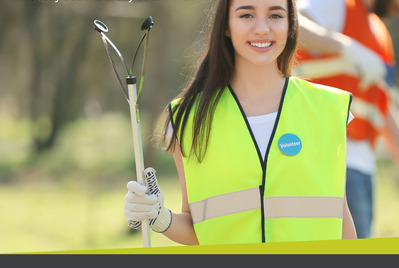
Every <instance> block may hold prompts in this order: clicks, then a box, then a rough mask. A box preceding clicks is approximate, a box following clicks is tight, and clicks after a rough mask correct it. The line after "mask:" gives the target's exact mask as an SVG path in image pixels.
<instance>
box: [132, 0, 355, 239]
mask: <svg viewBox="0 0 399 268" xmlns="http://www.w3.org/2000/svg"><path fill="white" fill-rule="evenodd" d="M214 8H215V10H214V13H213V16H214V19H213V22H212V24H211V29H210V38H209V44H208V47H207V51H206V53H205V56H204V57H203V59H202V61H201V63H200V66H199V68H198V70H197V72H196V74H195V75H194V77H193V79H192V81H191V83H190V84H189V86H188V87H187V88H186V89H185V90H183V92H182V93H181V94H180V95H179V96H178V97H176V98H175V99H174V100H173V101H172V102H171V103H170V104H169V106H168V107H167V109H166V110H165V111H166V113H168V119H167V120H166V122H165V128H164V132H163V133H165V134H164V135H163V141H165V142H166V144H167V149H166V151H168V152H171V153H172V154H173V157H174V160H175V164H176V167H177V171H178V174H179V179H180V183H181V189H182V195H183V199H182V212H181V213H172V212H171V211H170V210H169V209H167V208H166V207H164V206H163V200H164V196H163V193H162V192H161V191H160V189H159V186H158V183H157V181H156V178H155V170H154V169H152V168H149V169H146V170H145V176H146V179H147V183H148V187H144V186H142V185H140V184H139V183H137V182H135V181H131V182H129V183H128V186H127V187H128V193H127V195H126V197H125V216H126V219H127V221H128V224H129V226H131V227H132V228H136V229H140V227H141V223H140V221H142V220H145V219H149V220H150V228H151V229H152V230H154V231H156V232H160V233H163V234H164V235H165V236H167V237H169V238H170V239H172V240H174V241H176V242H179V243H182V244H188V245H194V244H201V245H205V244H233V243H261V242H278V241H306V240H331V239H342V238H356V235H355V230H354V226H353V222H352V218H351V215H350V212H349V210H348V207H347V205H346V199H345V155H346V126H347V123H348V121H349V120H348V117H349V115H350V112H349V106H350V102H351V95H350V94H349V93H346V92H344V91H341V90H339V89H335V88H331V87H326V86H322V85H317V84H312V83H309V82H306V81H304V80H302V79H299V78H295V77H292V76H290V74H291V70H292V66H293V60H294V56H295V52H296V47H297V36H298V22H297V13H296V7H295V1H294V0H230V1H229V0H220V1H217V3H216V4H215V6H214Z"/></svg>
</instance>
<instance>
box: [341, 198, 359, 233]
mask: <svg viewBox="0 0 399 268" xmlns="http://www.w3.org/2000/svg"><path fill="white" fill-rule="evenodd" d="M356 238H357V235H356V229H355V224H354V223H353V219H352V215H351V213H350V211H349V207H348V202H346V194H345V197H344V215H343V221H342V239H356Z"/></svg>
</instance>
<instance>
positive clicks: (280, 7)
mask: <svg viewBox="0 0 399 268" xmlns="http://www.w3.org/2000/svg"><path fill="white" fill-rule="evenodd" d="M269 10H282V11H284V12H286V13H287V10H285V8H284V7H282V6H271V7H270V8H269Z"/></svg>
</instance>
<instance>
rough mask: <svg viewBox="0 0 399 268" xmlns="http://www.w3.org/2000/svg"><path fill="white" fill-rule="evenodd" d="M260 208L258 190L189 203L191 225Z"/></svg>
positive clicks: (248, 190) (253, 189)
mask: <svg viewBox="0 0 399 268" xmlns="http://www.w3.org/2000/svg"><path fill="white" fill-rule="evenodd" d="M258 208H260V192H259V188H258V187H256V188H252V189H247V190H243V191H238V192H232V193H227V194H221V195H216V196H212V197H210V198H207V199H204V200H202V201H198V202H194V203H190V211H191V218H192V220H193V223H198V222H202V221H204V220H208V219H212V218H216V217H220V216H225V215H230V214H235V213H239V212H244V211H250V210H254V209H258Z"/></svg>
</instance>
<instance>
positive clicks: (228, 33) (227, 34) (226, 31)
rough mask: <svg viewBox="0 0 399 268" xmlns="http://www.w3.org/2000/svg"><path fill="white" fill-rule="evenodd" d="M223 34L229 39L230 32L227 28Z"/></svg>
mask: <svg viewBox="0 0 399 268" xmlns="http://www.w3.org/2000/svg"><path fill="white" fill-rule="evenodd" d="M224 34H225V35H226V36H227V37H230V30H229V29H228V28H227V29H226V30H225V31H224Z"/></svg>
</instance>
